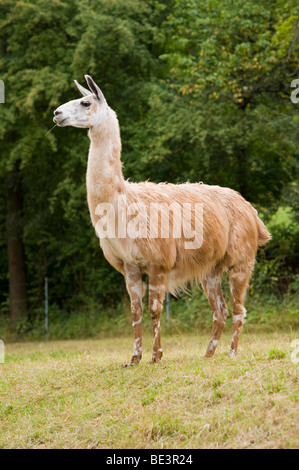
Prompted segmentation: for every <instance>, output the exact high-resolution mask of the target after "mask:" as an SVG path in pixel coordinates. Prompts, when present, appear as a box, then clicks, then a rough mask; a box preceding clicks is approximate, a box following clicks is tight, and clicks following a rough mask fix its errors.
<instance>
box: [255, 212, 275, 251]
mask: <svg viewBox="0 0 299 470" xmlns="http://www.w3.org/2000/svg"><path fill="white" fill-rule="evenodd" d="M256 221H257V228H258V241H259V246H263V245H266V243H268V241H270V240H271V238H272V235H271V234H270V233H269V232H268V230H267V229H266V226H265V224H264V222H263V221H262V220H261V219H260V218H259V216H258V215H257V214H256Z"/></svg>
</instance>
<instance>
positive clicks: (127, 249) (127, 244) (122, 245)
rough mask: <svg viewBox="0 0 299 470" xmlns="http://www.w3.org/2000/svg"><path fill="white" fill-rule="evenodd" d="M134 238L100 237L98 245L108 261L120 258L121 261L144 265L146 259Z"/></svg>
mask: <svg viewBox="0 0 299 470" xmlns="http://www.w3.org/2000/svg"><path fill="white" fill-rule="evenodd" d="M138 245H139V244H138V243H137V242H136V240H134V239H130V238H125V239H120V238H100V246H101V248H102V250H103V253H104V256H105V258H106V259H107V260H108V261H110V260H111V261H112V260H113V259H114V260H121V261H122V262H123V263H128V264H136V265H138V266H143V267H145V266H146V264H147V261H146V260H145V258H144V254H143V253H142V251H141V250H140V247H139V246H138Z"/></svg>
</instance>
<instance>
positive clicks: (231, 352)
mask: <svg viewBox="0 0 299 470" xmlns="http://www.w3.org/2000/svg"><path fill="white" fill-rule="evenodd" d="M236 355H237V353H236V350H235V349H230V351H229V353H228V357H236Z"/></svg>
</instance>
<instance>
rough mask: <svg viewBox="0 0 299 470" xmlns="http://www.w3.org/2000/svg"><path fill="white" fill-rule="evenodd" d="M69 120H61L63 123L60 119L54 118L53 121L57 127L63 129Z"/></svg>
mask: <svg viewBox="0 0 299 470" xmlns="http://www.w3.org/2000/svg"><path fill="white" fill-rule="evenodd" d="M67 120H68V118H65V119H61V121H59V119H57V118H56V117H54V118H53V121H54V122H55V124H57V126H60V127H63V123H64V122H65V121H67Z"/></svg>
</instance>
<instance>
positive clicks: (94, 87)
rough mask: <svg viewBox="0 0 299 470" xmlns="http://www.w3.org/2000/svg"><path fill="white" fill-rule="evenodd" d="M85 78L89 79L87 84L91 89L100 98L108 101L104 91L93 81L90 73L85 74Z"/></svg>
mask: <svg viewBox="0 0 299 470" xmlns="http://www.w3.org/2000/svg"><path fill="white" fill-rule="evenodd" d="M85 79H86V81H87V85H88V86H89V88H90V90H91V91H92V92H93V93H94V94H95V95H96V97H97V98H98V100H99V101H103V102H106V100H105V96H104V95H103V92H102V91H101V90H100V88H99V87H98V85H97V84H96V83H95V82H94V81H93V79H92V78H91V77H90V76H89V75H85Z"/></svg>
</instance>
